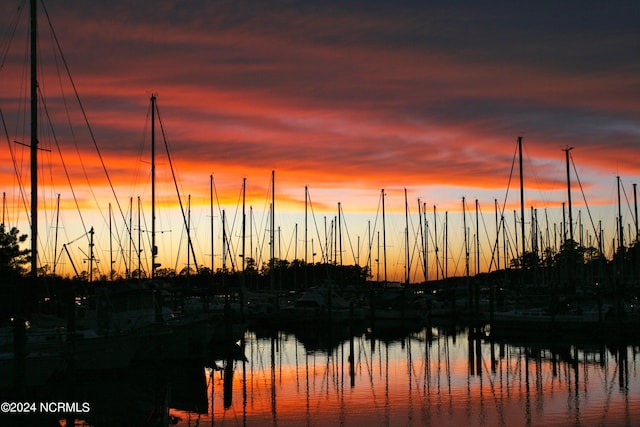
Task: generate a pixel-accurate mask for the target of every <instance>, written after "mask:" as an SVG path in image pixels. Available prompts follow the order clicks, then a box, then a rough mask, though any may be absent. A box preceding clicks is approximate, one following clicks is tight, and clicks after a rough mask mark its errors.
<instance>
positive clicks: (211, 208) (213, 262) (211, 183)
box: [209, 175, 216, 283]
mask: <svg viewBox="0 0 640 427" xmlns="http://www.w3.org/2000/svg"><path fill="white" fill-rule="evenodd" d="M209 213H210V214H211V224H210V226H211V278H212V283H215V281H214V280H213V277H214V273H215V272H216V268H215V260H214V256H213V249H214V248H213V175H209Z"/></svg>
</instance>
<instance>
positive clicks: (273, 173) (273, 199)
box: [269, 170, 276, 291]
mask: <svg viewBox="0 0 640 427" xmlns="http://www.w3.org/2000/svg"><path fill="white" fill-rule="evenodd" d="M275 204H276V171H274V170H272V171H271V215H270V217H271V218H270V220H271V227H270V228H271V230H270V236H269V240H270V243H271V244H270V248H269V251H270V254H269V256H270V259H271V260H270V263H271V278H270V284H271V290H272V291H273V290H274V288H275V281H276V276H275V272H274V268H275V245H276V242H275V240H276V239H275V232H276V228H275V227H276V225H275V218H274V217H275V212H276V208H275Z"/></svg>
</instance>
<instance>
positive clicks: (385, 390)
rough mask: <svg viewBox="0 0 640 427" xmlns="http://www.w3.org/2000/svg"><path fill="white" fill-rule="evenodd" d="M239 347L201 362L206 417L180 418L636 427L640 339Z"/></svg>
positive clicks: (408, 335)
mask: <svg viewBox="0 0 640 427" xmlns="http://www.w3.org/2000/svg"><path fill="white" fill-rule="evenodd" d="M316 333H318V331H316ZM385 335H386V336H385ZM394 336H396V337H397V338H394ZM243 345H244V352H245V356H246V359H245V360H244V361H243V360H235V361H233V360H227V361H224V362H222V365H220V366H217V367H216V368H213V369H212V368H206V369H205V374H206V378H207V393H208V399H209V403H208V408H209V410H208V413H207V414H202V413H200V414H197V413H190V412H186V411H179V410H175V409H171V410H170V414H171V419H173V420H174V422H177V425H179V426H188V425H193V423H194V422H198V423H199V424H200V425H203V423H204V425H216V426H237V425H242V426H269V425H271V426H276V425H277V426H299V425H307V426H325V425H346V426H350V425H365V424H366V425H369V426H393V425H414V426H423V425H434V426H436V425H437V426H460V425H470V426H475V425H479V426H513V425H531V426H535V425H545V426H585V425H614V426H618V425H640V403H639V402H638V401H637V398H638V397H639V396H640V381H639V379H638V368H639V366H640V362H639V361H638V351H639V348H638V347H637V346H627V345H625V346H605V345H602V346H600V345H570V344H566V343H558V342H556V343H538V344H525V343H513V342H511V343H510V342H502V343H495V342H490V341H488V340H486V339H484V338H482V337H476V336H475V335H474V334H470V333H469V332H468V330H466V329H465V330H455V329H439V328H424V329H422V330H418V331H414V332H405V333H398V332H396V333H395V334H394V333H388V334H384V333H383V332H382V331H378V333H377V334H373V333H372V332H371V330H368V331H363V332H362V333H358V334H356V335H355V336H353V337H351V338H346V339H344V340H342V341H339V342H333V343H332V342H331V340H329V339H327V333H325V334H323V336H311V337H308V336H307V337H303V336H301V335H300V334H298V335H297V336H295V335H293V334H289V333H285V332H282V331H278V332H273V333H256V332H247V334H246V336H245V342H244V343H243ZM230 364H232V366H230ZM231 367H232V368H233V369H231ZM634 396H635V397H634Z"/></svg>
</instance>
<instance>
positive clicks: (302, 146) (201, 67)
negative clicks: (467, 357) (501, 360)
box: [0, 0, 640, 281]
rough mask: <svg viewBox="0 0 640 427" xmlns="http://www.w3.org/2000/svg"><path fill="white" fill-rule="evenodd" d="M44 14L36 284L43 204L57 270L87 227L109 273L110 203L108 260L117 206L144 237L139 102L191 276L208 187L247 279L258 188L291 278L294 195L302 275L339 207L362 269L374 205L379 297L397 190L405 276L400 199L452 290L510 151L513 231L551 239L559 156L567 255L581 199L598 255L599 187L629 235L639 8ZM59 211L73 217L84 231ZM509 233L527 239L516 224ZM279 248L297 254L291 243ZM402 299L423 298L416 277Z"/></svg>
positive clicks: (23, 101) (7, 87)
mask: <svg viewBox="0 0 640 427" xmlns="http://www.w3.org/2000/svg"><path fill="white" fill-rule="evenodd" d="M26 3H27V4H25V2H24V1H17V0H9V1H8V2H5V4H3V6H2V13H0V26H1V28H2V33H1V37H2V39H1V40H2V42H1V44H0V48H1V49H2V64H0V66H1V67H2V69H0V108H1V109H2V113H3V121H4V123H5V126H6V130H5V129H3V132H2V134H3V139H4V140H5V142H4V143H3V144H2V145H1V147H2V148H1V149H2V155H1V156H2V157H1V158H2V163H1V164H0V182H1V183H2V186H1V187H2V191H3V192H4V193H5V194H6V196H5V202H4V204H3V206H4V210H3V218H5V222H6V223H7V224H9V225H11V226H13V225H16V226H18V227H19V228H20V230H21V231H22V232H26V233H28V232H29V225H28V215H27V212H26V210H25V206H27V210H28V197H29V196H28V195H29V165H28V162H29V150H28V148H26V147H23V146H21V145H18V144H16V143H15V142H14V141H19V142H23V143H28V142H29V110H28V93H29V85H28V76H29V72H28V47H29V42H28V33H27V28H28V2H26ZM45 8H46V12H47V13H48V17H49V18H50V20H51V24H52V26H53V30H54V31H55V36H56V39H57V43H59V45H60V47H61V49H62V53H63V55H64V57H63V58H62V57H60V56H59V55H58V56H55V57H54V50H55V49H56V46H55V45H56V42H55V41H54V39H52V36H51V30H50V28H49V22H48V19H47V14H45V11H44V9H43V8H42V7H41V8H40V9H39V25H40V33H39V53H40V59H39V60H40V71H39V85H40V91H41V93H42V95H43V99H44V103H45V104H46V109H45V108H44V106H41V108H40V120H41V124H40V135H39V140H40V147H41V148H45V149H49V150H51V151H50V152H48V151H41V152H40V154H39V156H40V161H41V171H42V172H41V178H40V181H41V183H42V188H41V190H40V192H39V193H40V194H41V196H40V198H41V209H42V211H43V212H46V213H42V214H41V217H40V221H39V224H40V225H39V227H40V229H41V232H40V233H41V236H42V237H41V238H40V239H39V240H40V242H41V243H40V244H41V249H40V252H41V254H40V257H41V261H40V264H41V265H44V264H49V265H51V264H52V263H53V257H54V255H53V254H54V249H53V245H54V243H53V239H54V237H53V234H55V233H54V231H53V230H54V229H55V224H56V222H55V221H56V219H55V208H56V205H55V203H56V201H55V198H56V196H57V194H60V198H61V202H60V203H61V214H60V219H59V221H60V223H59V226H58V230H59V232H60V236H59V238H58V249H57V251H56V252H55V253H57V254H58V258H59V253H60V246H61V245H62V244H63V243H69V242H72V241H74V240H75V239H78V238H80V237H81V236H83V235H84V234H85V233H86V231H87V230H88V229H90V228H91V227H92V226H93V227H95V230H96V239H97V240H98V242H96V245H97V246H96V250H97V251H99V253H97V254H96V256H98V257H99V258H100V263H101V265H100V269H101V271H102V272H103V273H104V272H106V271H108V268H106V266H108V260H109V254H108V251H109V220H108V219H109V212H108V205H109V203H111V204H112V209H113V215H112V216H113V219H112V221H113V225H112V230H113V229H117V230H118V231H117V234H118V236H119V237H118V239H119V240H120V241H123V242H124V241H126V240H127V239H126V238H123V233H125V232H126V230H125V226H124V223H125V222H127V221H129V218H130V200H131V198H133V206H134V207H133V211H134V212H133V215H132V217H133V218H134V219H133V221H134V222H137V219H136V218H137V208H136V207H135V205H136V203H137V201H136V199H137V198H138V197H140V198H141V204H142V206H143V207H142V211H143V214H144V215H146V217H147V219H146V220H144V219H143V220H142V221H146V225H142V226H141V227H140V228H143V229H145V228H146V229H150V225H149V221H150V211H151V208H150V207H149V203H150V198H151V195H150V194H151V193H150V148H149V147H150V132H149V126H150V121H149V98H150V96H151V94H152V93H155V94H157V96H158V108H159V110H160V115H161V119H162V125H163V127H164V131H165V134H166V140H167V143H168V145H169V147H170V154H171V156H172V157H171V160H172V162H173V166H174V170H175V173H176V176H177V180H178V187H179V188H180V191H181V196H182V197H183V204H184V206H185V208H186V204H187V197H188V195H191V222H190V225H191V229H192V231H194V246H195V251H196V257H197V258H196V259H197V262H198V264H201V265H205V266H210V265H211V249H210V248H211V246H210V243H209V242H210V236H211V234H210V223H211V217H210V213H209V204H210V201H209V200H210V199H209V191H210V188H209V185H210V176H211V175H212V174H213V177H214V178H213V179H214V184H215V188H216V193H217V198H216V201H215V202H214V212H215V213H214V223H221V219H220V216H221V210H223V209H224V210H225V212H226V215H227V220H228V225H227V227H228V232H229V233H230V235H231V236H230V240H231V241H232V246H234V254H235V257H236V258H237V259H239V257H238V255H239V254H240V253H241V251H240V243H239V237H240V233H241V227H240V225H239V224H240V223H241V218H240V212H241V209H242V207H241V198H240V192H241V187H242V181H243V179H244V178H246V180H247V190H246V192H247V201H246V206H247V214H248V212H249V206H251V207H252V209H253V214H254V216H255V218H254V223H253V230H254V231H253V233H252V234H253V237H252V243H253V246H254V252H253V253H254V254H256V251H257V249H256V247H258V245H262V252H263V254H262V258H261V257H260V256H256V258H261V259H262V261H264V260H265V259H264V257H265V256H266V257H268V254H269V250H268V233H267V237H266V239H267V241H266V243H265V242H264V239H265V236H264V235H265V230H267V228H268V227H269V222H268V219H267V215H268V211H269V203H270V188H269V187H270V180H271V171H272V170H274V171H275V176H276V190H275V196H276V227H277V228H280V233H279V241H280V245H279V246H280V247H281V249H280V255H281V256H280V257H281V258H288V259H293V257H294V252H297V255H298V258H301V259H304V253H303V252H304V221H305V219H304V200H305V190H304V189H305V186H308V188H309V194H310V198H311V202H312V205H313V214H314V217H313V218H310V217H309V218H308V223H309V226H308V230H309V231H308V234H309V237H308V239H307V242H308V246H309V249H308V251H309V255H308V257H309V261H311V242H310V240H311V239H312V238H313V239H314V251H315V252H316V253H317V254H318V255H317V256H316V257H315V261H319V260H320V249H319V247H320V245H324V244H325V232H324V218H325V217H326V218H327V223H328V224H329V225H328V226H327V227H328V228H329V229H330V224H331V221H333V220H334V217H335V215H337V206H338V203H340V204H341V207H342V210H343V214H344V221H343V222H342V227H343V233H342V234H343V257H344V263H347V264H351V263H353V262H354V258H357V257H358V254H359V260H360V264H363V265H364V264H366V262H365V261H364V260H365V259H366V257H367V255H368V251H369V249H368V245H367V244H366V241H367V240H368V234H369V230H372V231H371V234H372V236H375V235H376V234H377V233H378V232H381V231H382V228H381V221H382V220H381V217H380V215H381V213H380V194H381V190H382V189H384V190H385V194H386V197H385V207H386V209H387V214H388V216H387V224H386V232H387V250H388V251H389V255H388V268H389V270H390V274H389V279H390V280H402V277H403V270H404V268H405V267H404V265H405V262H404V256H403V252H404V247H405V243H404V240H403V239H404V229H405V218H404V209H405V204H404V189H405V188H406V189H407V194H408V200H409V209H410V211H409V215H410V216H411V224H410V226H409V229H410V234H411V237H410V240H411V243H410V246H411V247H412V251H413V254H412V263H416V265H414V266H412V267H411V269H412V275H413V273H414V272H416V271H419V270H418V267H417V263H418V255H417V253H415V246H416V244H415V242H414V241H415V234H416V233H418V232H419V231H418V230H419V224H418V219H417V215H418V211H417V206H418V202H417V200H418V198H420V199H421V201H422V202H424V203H426V205H427V207H428V221H429V227H430V233H432V232H433V226H434V225H436V226H437V228H438V230H437V232H438V236H437V240H438V241H439V242H442V240H443V237H442V235H441V233H442V230H443V223H444V215H445V212H449V213H450V218H449V239H450V240H451V241H450V245H451V247H452V248H454V249H451V250H450V254H449V256H450V258H451V260H450V263H451V265H450V266H449V269H450V270H451V271H450V272H449V274H461V273H462V271H463V270H461V267H460V262H461V261H460V253H461V251H460V249H459V248H460V247H461V241H462V239H463V237H462V236H463V226H462V219H461V215H460V210H461V208H462V197H465V199H466V203H467V207H468V208H469V209H470V210H472V211H473V212H471V213H468V214H469V216H468V218H467V219H468V222H467V227H468V228H469V229H470V231H471V234H473V233H475V228H476V225H475V200H476V199H477V200H478V203H479V205H480V209H481V213H482V214H483V217H486V218H484V219H481V225H480V227H479V228H480V229H481V231H480V235H481V236H482V237H481V243H480V247H481V249H482V252H483V255H482V258H483V259H484V261H481V264H482V265H484V267H482V268H483V269H484V270H486V268H487V267H486V264H487V260H488V259H490V258H491V248H490V243H489V241H490V240H492V239H494V237H491V236H494V235H495V219H494V200H496V199H497V200H498V203H499V205H500V206H501V207H502V205H503V204H504V203H505V201H506V203H507V206H506V211H505V216H506V220H507V221H508V223H507V227H508V229H509V230H510V233H511V237H509V238H510V239H515V232H514V231H513V230H514V219H513V212H512V211H513V210H514V209H516V210H518V215H519V194H518V192H519V189H518V179H519V178H518V170H517V163H516V164H515V165H513V160H514V155H515V153H516V146H517V138H518V136H522V137H523V141H524V176H525V185H526V191H525V198H526V202H525V203H526V210H527V211H526V215H527V216H528V215H529V210H530V208H531V207H534V208H536V209H538V211H539V214H538V215H539V222H540V221H542V219H543V218H544V219H545V220H546V222H543V223H541V227H542V228H545V227H547V225H548V227H552V224H560V223H561V222H562V211H561V207H562V203H563V202H567V186H566V169H565V153H564V152H563V151H562V149H563V148H566V147H574V148H573V150H572V151H571V156H572V166H571V173H572V190H573V191H572V198H573V207H574V213H573V216H574V222H575V223H576V224H575V225H574V229H575V230H576V231H575V232H576V235H577V234H578V210H581V212H582V213H581V215H582V220H583V222H584V228H585V230H592V226H591V220H590V219H587V217H588V216H589V214H588V213H587V209H586V207H585V199H586V201H587V204H588V205H589V210H590V214H591V216H592V219H593V222H594V223H595V224H596V226H597V225H598V221H602V224H603V228H605V239H606V240H605V241H606V242H607V243H606V245H607V247H609V246H611V245H612V243H611V241H612V239H613V238H614V236H615V221H616V215H617V184H616V176H620V178H621V182H622V185H623V192H622V202H623V208H622V215H623V222H624V223H625V224H627V225H626V227H629V226H630V227H632V228H633V227H635V225H634V223H633V207H634V206H633V204H634V201H633V197H634V194H633V187H632V185H633V184H634V183H637V182H638V181H639V180H640V165H639V164H638V151H639V150H638V149H639V147H640V101H638V100H640V79H639V78H638V76H639V75H640V56H639V55H638V52H639V49H640V30H639V28H640V27H639V26H638V18H640V3H638V2H637V1H619V2H611V3H610V2H600V1H582V2H555V1H536V2H528V3H522V2H516V3H514V2H506V1H491V2H482V3H478V4H477V5H475V4H474V3H472V2H466V1H462V2H460V1H453V2H431V1H426V2H408V1H400V2H383V1H366V2H365V1H342V2H325V1H300V2H297V1H285V0H283V1H274V2H271V1H269V2H259V1H255V2H249V1H188V2H185V1H153V2H150V1H136V2H128V1H126V2H125V1H118V0H110V1H91V2H86V1H75V0H67V1H60V0H48V1H46V2H45ZM14 28H15V30H14ZM63 60H64V62H63ZM65 64H66V66H67V67H68V70H69V72H70V74H71V76H72V78H73V84H74V85H75V88H76V89H77V91H78V95H79V97H80V99H81V101H82V106H83V109H84V112H85V113H86V117H87V119H88V122H89V124H90V127H91V133H92V134H93V136H94V137H95V143H94V141H92V139H91V133H90V132H89V131H88V130H87V127H86V125H84V118H83V115H82V111H81V110H80V109H79V107H78V104H77V102H76V99H75V95H74V93H73V91H72V89H73V88H72V85H71V84H70V83H69V79H68V77H67V76H66V71H65ZM63 95H64V96H63ZM47 116H49V117H50V118H51V121H52V123H53V125H52V126H51V125H49V124H48V120H47ZM70 123H71V125H72V126H73V127H72V128H71V127H70V126H69V124H70ZM54 136H55V139H54ZM74 138H75V139H74ZM56 140H57V143H56ZM156 142H157V152H158V158H157V162H158V165H157V168H158V170H157V179H158V201H159V204H158V210H159V211H158V230H160V231H162V235H161V236H159V237H158V239H159V240H158V246H159V250H160V262H162V264H163V266H166V267H172V268H173V267H174V266H177V267H178V269H181V268H182V267H184V266H185V265H186V262H187V261H186V250H185V243H184V231H182V230H183V228H184V227H183V226H182V219H181V217H180V213H179V205H178V203H177V201H176V200H177V199H176V196H175V194H176V192H175V189H174V184H173V181H172V178H171V172H170V170H169V162H168V161H167V160H166V155H165V148H164V140H163V139H162V133H161V131H160V130H159V128H158V130H157V139H156ZM58 147H60V148H59V149H58ZM96 147H98V148H99V150H100V151H99V154H98V152H97V150H96ZM10 150H12V151H13V154H14V159H15V165H16V168H17V169H18V172H19V174H20V180H21V181H22V183H23V185H24V188H25V197H26V200H27V202H26V205H25V203H24V202H23V199H22V198H21V196H20V192H19V186H18V180H17V179H16V177H15V171H14V163H13V162H12V160H11V158H12V157H11V155H10ZM99 156H100V157H101V158H102V161H103V162H104V168H103V166H102V164H101V160H100V157H99ZM61 159H62V160H61ZM516 160H517V158H516ZM62 162H64V164H65V165H66V168H67V172H65V171H64V170H63V169H62V168H61V166H60V164H61V163H62ZM574 164H575V171H574V166H573V165H574ZM512 166H515V170H513V175H512V178H511V182H509V178H510V175H511V173H512ZM105 169H106V171H107V172H108V179H109V180H110V181H111V183H112V184H113V190H112V189H111V188H110V187H109V186H108V179H107V177H106V175H105V171H104V170H105ZM576 171H577V175H576V174H575V172H576ZM67 176H69V178H68V179H67ZM68 181H70V182H71V183H72V186H73V187H72V189H71V188H70V187H69V184H68ZM578 181H579V183H578ZM580 184H581V188H580ZM507 189H508V190H509V191H508V193H507ZM583 193H584V197H583ZM74 194H75V198H76V201H74ZM114 194H115V196H114ZM116 196H117V201H116V199H115V197H116ZM434 206H436V208H437V213H436V215H435V217H434V213H433V210H434ZM77 210H80V211H81V212H82V214H83V219H82V222H81V220H80V219H78V214H77ZM545 216H546V218H545ZM525 221H526V222H527V227H529V226H530V218H528V217H527V218H525ZM83 223H84V225H83ZM296 224H297V227H298V231H297V240H296V235H295V231H294V230H295V225H296ZM316 224H317V226H316ZM374 226H375V227H374ZM344 227H346V229H345V228H344ZM134 228H136V230H137V229H138V228H137V226H136V227H134ZM247 228H248V225H247ZM136 233H137V231H136ZM347 233H348V240H349V241H347ZM113 234H116V233H115V232H113ZM585 234H588V231H585ZM591 234H593V231H591ZM220 235H221V224H217V225H214V241H215V244H214V255H215V256H216V257H218V258H217V259H216V261H215V263H216V268H219V267H220V265H221V263H222V260H221V258H219V255H220V253H221V240H220ZM626 238H627V234H625V239H626ZM113 239H116V237H114V238H113ZM135 239H136V240H137V236H136V237H135ZM142 239H143V240H144V239H147V240H148V236H143V237H142ZM259 239H262V241H260V242H258V240H259ZM431 239H434V238H433V237H432V238H431ZM469 239H471V237H470V238H469ZM374 240H375V239H374ZM552 240H553V239H552ZM576 240H577V238H576ZM296 241H297V249H296V245H295V244H292V243H291V242H294V243H295V242H296ZM358 243H359V245H358ZM246 244H247V247H248V245H249V241H248V240H247V243H246ZM123 245H124V244H123ZM430 245H433V243H430ZM520 245H521V242H520ZM116 246H117V245H116V244H114V247H116ZM124 246H126V247H123V248H122V250H120V249H118V250H119V251H120V252H121V254H120V255H119V258H118V257H116V256H115V255H114V266H115V268H116V269H119V270H120V269H122V268H123V262H124V261H123V260H122V258H123V257H122V251H125V252H126V251H128V250H129V249H128V243H127V244H126V245H124ZM374 246H377V243H376V242H374ZM440 246H442V244H440ZM69 248H70V249H71V248H72V249H73V253H74V255H73V256H74V257H77V259H76V261H75V262H77V263H81V262H82V261H80V260H81V259H82V257H83V255H82V253H81V250H82V251H85V252H86V251H87V240H86V238H84V239H83V238H81V239H80V240H79V241H76V242H74V243H73V244H72V245H69ZM247 250H248V249H247ZM375 250H376V249H374V251H375ZM114 251H116V250H115V249H114ZM277 254H278V251H277V250H276V255H277ZM429 256H430V257H433V256H434V255H433V254H430V255H429ZM372 257H373V258H376V257H377V254H376V253H373V254H372ZM59 262H60V263H61V266H60V267H59V268H61V269H63V271H65V272H66V273H67V274H71V270H70V265H69V263H68V260H67V259H66V258H64V259H61V260H60V261H59ZM191 262H193V260H191ZM430 262H431V261H430ZM441 262H442V261H441ZM136 263H137V261H136ZM229 265H230V262H227V266H229ZM84 268H86V267H84ZM373 269H374V274H375V272H376V269H375V266H374V267H373ZM391 270H393V271H394V273H391ZM433 271H435V268H434V269H433ZM431 275H432V274H430V276H431ZM433 276H434V277H435V273H433ZM412 280H413V279H412ZM415 280H416V281H419V280H421V277H420V275H419V274H418V276H417V277H415Z"/></svg>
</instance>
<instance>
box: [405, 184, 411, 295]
mask: <svg viewBox="0 0 640 427" xmlns="http://www.w3.org/2000/svg"><path fill="white" fill-rule="evenodd" d="M404 222H405V229H404V244H405V248H406V257H407V259H406V262H407V276H406V277H405V283H406V284H407V285H408V284H409V280H410V278H411V263H410V259H409V201H408V200H407V189H406V188H405V189H404Z"/></svg>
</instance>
